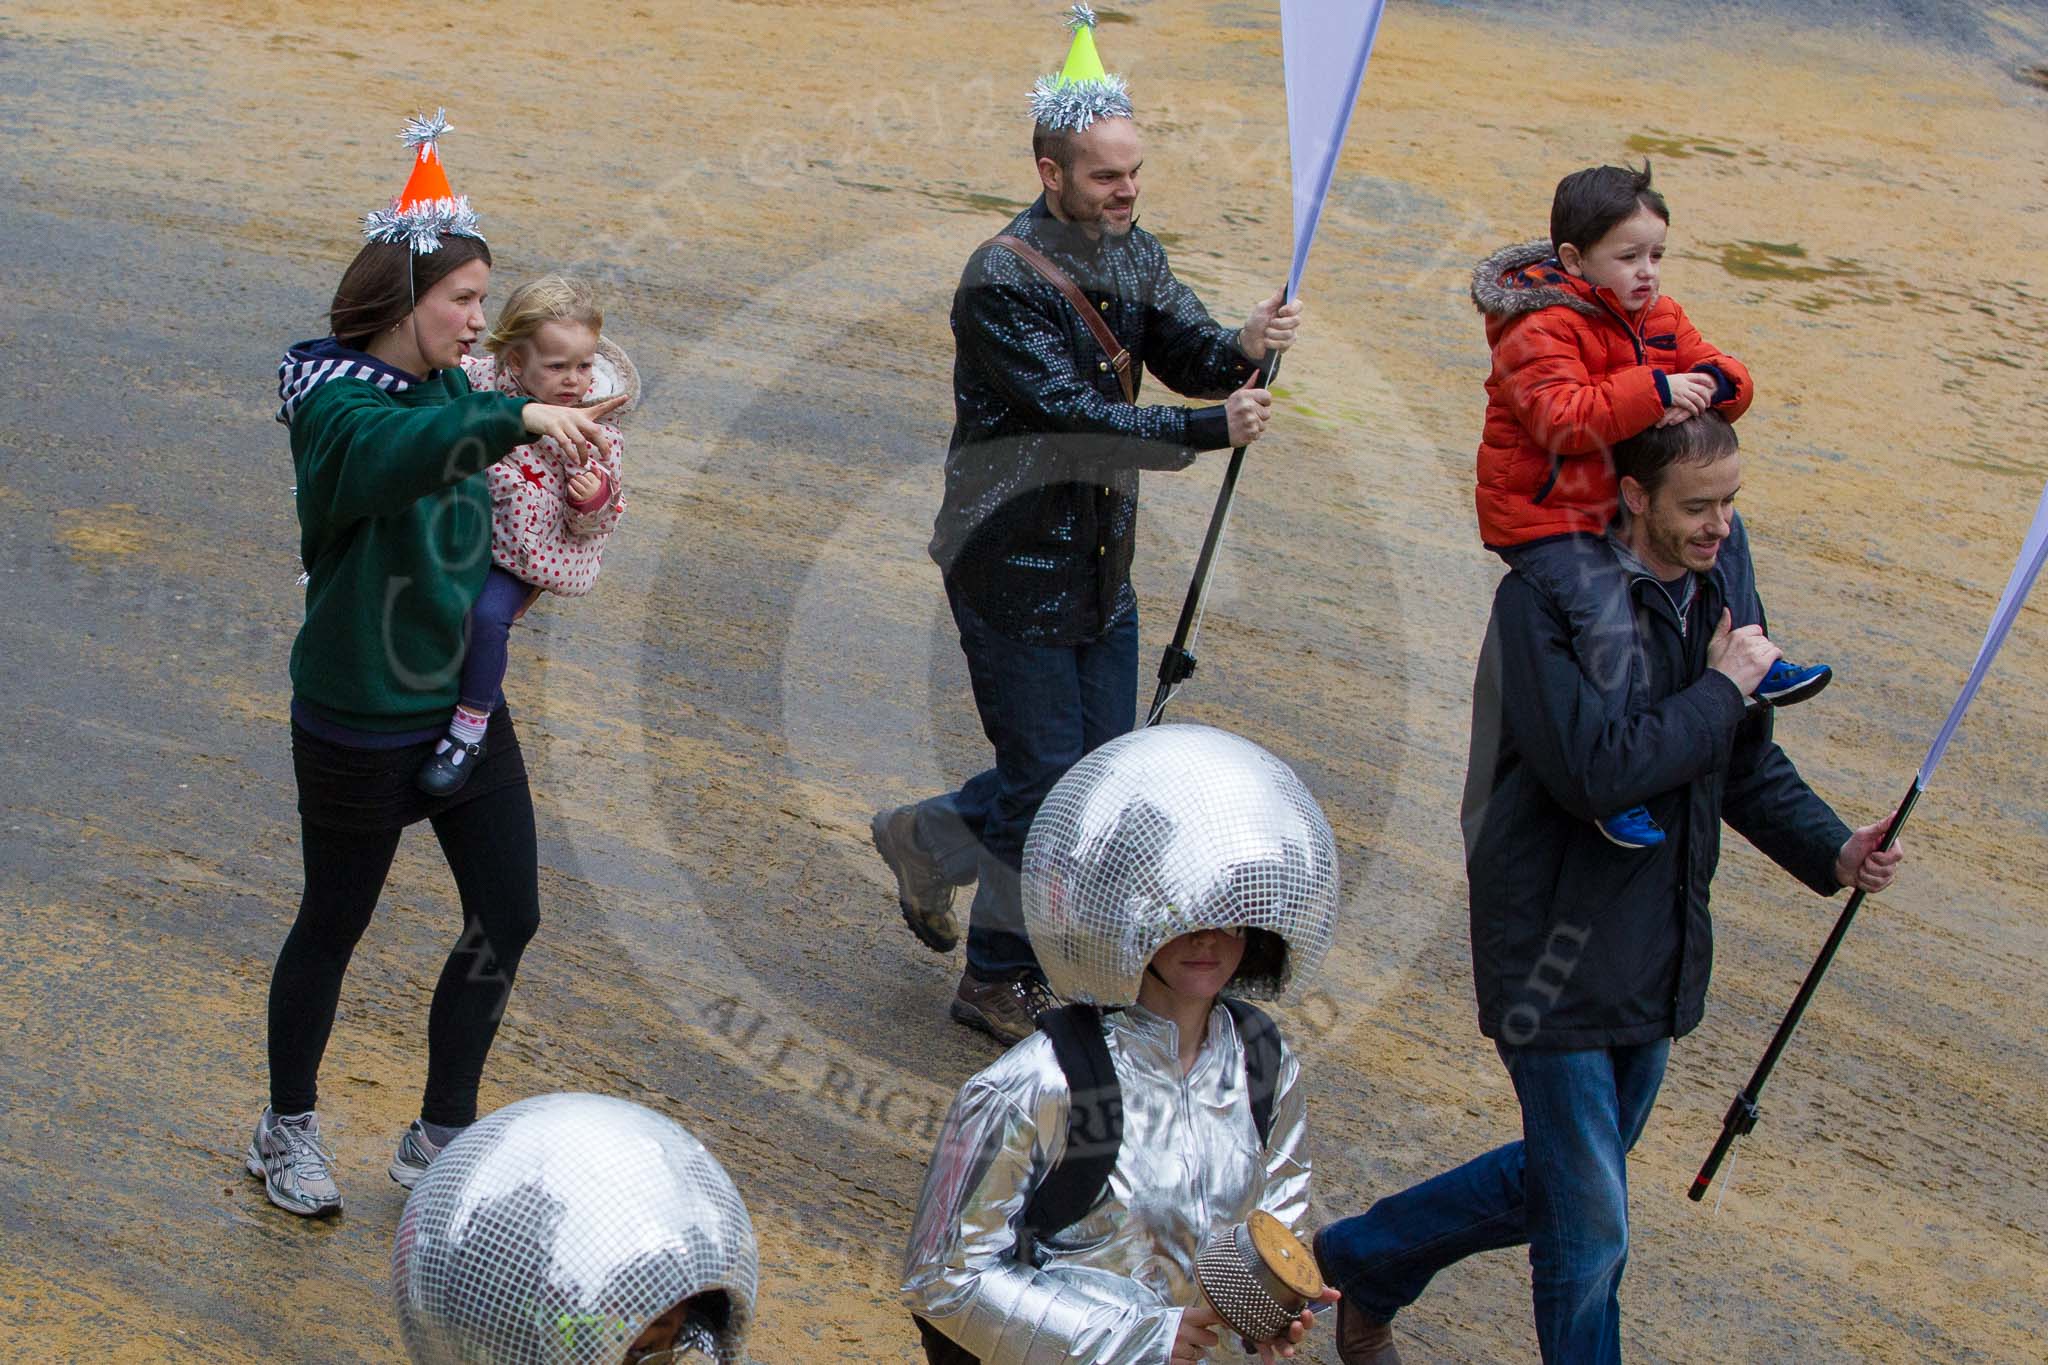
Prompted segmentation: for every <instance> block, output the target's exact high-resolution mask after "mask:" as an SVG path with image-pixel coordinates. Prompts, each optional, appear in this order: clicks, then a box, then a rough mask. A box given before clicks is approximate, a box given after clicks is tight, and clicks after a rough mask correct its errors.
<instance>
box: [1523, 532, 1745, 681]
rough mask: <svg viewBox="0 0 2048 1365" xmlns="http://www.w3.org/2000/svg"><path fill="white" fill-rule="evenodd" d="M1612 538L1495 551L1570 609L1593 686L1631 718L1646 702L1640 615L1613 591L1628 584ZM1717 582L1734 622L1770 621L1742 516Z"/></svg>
mask: <svg viewBox="0 0 2048 1365" xmlns="http://www.w3.org/2000/svg"><path fill="white" fill-rule="evenodd" d="M1605 539H1606V538H1605V537H1604V536H1595V535H1583V534H1574V535H1562V536H1548V537H1545V538H1544V539H1542V540H1532V541H1530V542H1529V543H1528V544H1526V545H1509V546H1507V547H1505V548H1499V547H1496V549H1495V551H1494V553H1496V554H1498V555H1499V556H1500V557H1501V558H1502V559H1504V560H1506V561H1507V563H1508V567H1510V568H1512V569H1513V570H1515V572H1517V573H1519V574H1521V575H1522V576H1523V577H1524V578H1526V579H1528V580H1529V581H1530V582H1531V583H1533V584H1535V585H1536V586H1537V587H1538V588H1541V589H1542V590H1543V592H1544V594H1545V595H1546V596H1548V597H1549V598H1550V599H1551V600H1552V601H1553V602H1555V603H1557V605H1558V606H1559V607H1560V608H1561V609H1562V610H1563V611H1564V614H1565V619H1566V620H1567V621H1569V622H1570V623H1571V627H1572V647H1573V650H1574V652H1575V653H1576V654H1577V655H1578V658H1579V667H1580V669H1581V670H1582V671H1583V672H1584V673H1585V675H1586V681H1587V682H1589V683H1591V684H1592V685H1593V687H1594V690H1596V691H1598V692H1599V693H1600V697H1601V700H1603V701H1605V702H1606V703H1607V705H1608V708H1609V709H1610V710H1611V711H1613V712H1614V713H1615V714H1617V715H1627V714H1629V713H1630V712H1631V711H1633V710H1636V709H1638V706H1639V704H1640V701H1641V697H1640V695H1639V689H1640V687H1641V684H1642V671H1641V669H1640V668H1639V667H1638V665H1637V659H1638V654H1639V652H1638V650H1637V648H1636V620H1635V611H1634V609H1633V607H1632V606H1631V605H1630V597H1629V594H1628V593H1626V592H1619V593H1617V592H1615V591H1612V585H1613V584H1615V583H1617V582H1618V581H1624V580H1618V579H1617V578H1616V576H1615V573H1614V561H1613V551H1611V550H1610V549H1608V548H1607V546H1606V544H1605V543H1604V542H1605ZM1713 576H1714V578H1715V580H1716V581H1717V582H1718V583H1719V584H1720V587H1721V600H1722V601H1724V602H1726V603H1727V604H1728V611H1729V614H1730V615H1731V616H1732V617H1733V618H1734V624H1736V625H1738V626H1752V625H1761V624H1762V623H1763V619H1764V616H1763V604H1762V603H1761V602H1759V601H1758V600H1757V593H1756V567H1755V566H1754V565H1753V564H1751V563H1750V560H1749V531H1748V530H1747V529H1746V528H1745V527H1744V526H1743V524H1742V518H1741V516H1740V515H1737V516H1735V517H1734V518H1733V520H1732V523H1731V525H1730V528H1729V531H1728V539H1727V540H1725V541H1723V542H1722V544H1721V554H1720V557H1719V558H1718V559H1717V560H1716V561H1715V563H1714V573H1713Z"/></svg>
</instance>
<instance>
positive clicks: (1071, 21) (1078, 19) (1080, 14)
mask: <svg viewBox="0 0 2048 1365" xmlns="http://www.w3.org/2000/svg"><path fill="white" fill-rule="evenodd" d="M1067 27H1068V29H1070V30H1071V31H1073V32H1075V33H1079V32H1080V31H1081V30H1082V29H1084V28H1094V27H1095V11H1094V10H1092V9H1089V8H1088V7H1087V6H1086V5H1076V6H1074V7H1073V8H1072V9H1070V10H1068V11H1067Z"/></svg>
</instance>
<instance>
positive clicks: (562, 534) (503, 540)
mask: <svg viewBox="0 0 2048 1365" xmlns="http://www.w3.org/2000/svg"><path fill="white" fill-rule="evenodd" d="M462 369H463V372H464V373H465V374H467V375H468V376H469V383H470V387H471V388H474V389H495V390H497V391H498V392H499V393H517V392H518V391H519V390H518V387H517V386H516V385H515V384H514V383H513V382H512V379H511V377H510V376H509V375H506V374H504V373H503V372H501V371H500V370H499V368H498V364H497V362H496V361H495V360H493V359H491V358H490V357H489V356H478V357H470V358H468V359H465V360H464V361H463V362H462ZM600 425H601V426H602V427H603V428H604V434H605V449H604V452H603V454H602V455H601V456H599V458H598V459H597V461H596V465H597V467H598V468H600V469H602V470H603V471H604V473H605V475H606V477H607V478H608V479H610V481H611V496H610V497H609V498H607V499H606V500H605V502H604V503H603V504H602V505H601V506H599V507H597V508H595V509H593V510H591V511H587V512H579V511H577V510H576V509H575V508H574V507H572V506H570V505H569V478H570V476H571V475H572V474H574V473H576V471H577V466H576V465H574V464H572V463H571V462H570V460H569V457H568V454H567V452H565V451H564V450H563V449H562V447H561V445H560V443H558V442H557V441H556V440H555V438H554V437H552V436H544V437H542V438H541V439H540V440H538V441H535V442H533V443H532V444H531V445H523V446H520V447H519V448H518V449H516V450H514V451H513V452H512V453H511V454H510V455H507V456H506V457H505V458H504V459H502V460H500V461H498V463H496V464H494V465H492V466H491V467H490V470H489V479H490V485H491V561H492V562H493V563H495V564H496V565H497V566H498V567H499V568H501V569H503V570H505V572H507V573H509V574H511V575H512V576H513V577H515V578H518V579H519V580H520V581H522V582H526V583H531V584H533V585H534V586H535V587H537V588H545V589H546V590H547V591H549V592H552V593H558V594H560V595H561V596H563V597H581V596H582V595H583V594H585V593H587V592H589V591H590V590H591V588H592V587H593V586H595V585H596V583H597V575H598V570H599V569H600V568H602V567H603V563H604V547H605V542H606V541H607V540H609V539H610V538H611V534H612V531H613V530H614V529H616V528H617V526H618V524H619V518H620V517H622V516H624V515H625V511H626V503H625V497H624V490H625V485H624V481H623V477H622V474H621V472H620V471H621V464H622V462H623V460H624V457H625V449H626V447H625V439H624V438H623V437H622V436H621V435H620V434H619V429H618V428H617V427H615V426H613V425H612V424H611V423H609V422H605V423H600Z"/></svg>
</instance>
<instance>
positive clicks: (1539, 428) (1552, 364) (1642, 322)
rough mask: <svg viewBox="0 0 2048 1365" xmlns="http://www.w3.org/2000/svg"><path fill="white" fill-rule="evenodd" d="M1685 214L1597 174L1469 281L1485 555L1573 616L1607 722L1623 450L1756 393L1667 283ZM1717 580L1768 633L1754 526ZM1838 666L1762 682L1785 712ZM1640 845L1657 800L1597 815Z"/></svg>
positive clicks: (1614, 171) (1650, 835)
mask: <svg viewBox="0 0 2048 1365" xmlns="http://www.w3.org/2000/svg"><path fill="white" fill-rule="evenodd" d="M1670 221H1671V213H1670V210H1669V209H1668V208H1666V206H1665V203H1664V197H1663V196H1662V195H1660V194H1658V193H1657V192H1656V191H1655V190H1653V189H1651V188H1650V167H1649V163H1648V162H1647V161H1646V162H1644V164H1643V168H1642V169H1641V170H1640V171H1638V170H1633V169H1630V168H1627V167H1622V166H1594V167H1589V168H1588V169H1586V170H1582V171H1574V172H1573V173H1572V174H1570V175H1568V176H1566V177H1565V178H1564V179H1563V180H1560V181H1559V182H1558V184H1557V193H1556V195H1555V196H1554V197H1553V198H1552V200H1551V206H1550V240H1548V241H1535V242H1528V243H1525V244H1523V245H1520V246H1512V247H1507V248H1505V249H1504V250H1501V251H1498V252H1495V253H1494V254H1493V255H1492V256H1489V257H1487V258H1486V259H1485V260H1484V261H1481V262H1480V263H1479V266H1478V268H1477V269H1476V270H1474V271H1473V272H1472V301H1473V302H1474V303H1475V304H1477V305H1478V306H1479V311H1480V312H1481V313H1483V314H1485V316H1486V340H1487V343H1488V345H1490V346H1491V347H1492V349H1493V372H1492V374H1491V375H1490V376H1488V378H1487V381H1486V426H1485V431H1484V433H1483V435H1482V436H1481V439H1480V445H1479V486H1478V502H1479V530H1480V535H1481V538H1482V539H1484V540H1485V542H1486V544H1487V546H1488V548H1490V549H1492V550H1494V551H1496V552H1497V553H1498V554H1499V555H1500V556H1501V558H1503V559H1505V560H1506V561H1507V562H1508V563H1509V565H1510V566H1512V567H1513V568H1514V569H1515V570H1517V571H1518V572H1520V573H1521V574H1522V575H1523V576H1524V577H1525V578H1528V579H1529V580H1530V581H1531V582H1533V583H1534V584H1535V585H1536V586H1538V587H1539V588H1541V589H1542V590H1543V591H1544V592H1545V593H1546V594H1548V595H1549V596H1550V597H1551V598H1552V599H1553V600H1555V601H1556V602H1557V603H1558V604H1559V605H1560V606H1561V607H1562V608H1563V609H1564V610H1565V612H1566V615H1567V616H1568V618H1569V619H1570V621H1571V623H1572V627H1573V630H1574V644H1575V646H1576V647H1577V651H1578V653H1579V656H1580V660H1581V663H1582V665H1583V666H1584V667H1585V669H1586V672H1587V676H1588V678H1589V679H1590V680H1591V681H1592V683H1593V684H1594V686H1595V687H1596V688H1597V689H1598V690H1599V692H1600V694H1601V696H1602V698H1603V699H1604V700H1605V701H1606V702H1607V703H1608V707H1609V711H1610V714H1614V715H1617V716H1619V715H1626V714H1628V713H1629V712H1630V711H1631V710H1633V709H1634V708H1633V706H1632V696H1631V694H1632V685H1633V683H1634V681H1635V679H1634V677H1633V673H1634V654H1635V651H1634V638H1635V622H1634V618H1633V615H1632V614H1631V613H1630V612H1629V611H1628V610H1627V609H1626V608H1625V606H1623V605H1621V604H1618V603H1613V602H1603V601H1594V600H1587V599H1588V594H1586V593H1585V592H1583V591H1581V590H1580V588H1579V585H1580V584H1581V583H1582V582H1585V581H1587V580H1588V578H1589V577H1591V578H1593V579H1595V580H1596V581H1597V579H1598V576H1597V575H1588V574H1587V573H1586V572H1585V566H1586V563H1587V560H1586V558H1585V557H1586V556H1588V555H1605V554H1611V553H1612V551H1611V549H1610V548H1609V547H1608V545H1607V543H1606V539H1605V537H1606V532H1607V527H1608V522H1609V521H1610V520H1612V518H1613V516H1614V510H1615V502H1616V497H1617V493H1618V490H1617V487H1616V483H1615V477H1614V466H1613V462H1612V461H1611V460H1610V459H1609V457H1608V450H1609V449H1610V448H1611V447H1612V446H1613V445H1614V444H1615V443H1616V442H1618V441H1623V440H1626V439H1627V438H1629V437H1631V436H1634V435H1636V434H1638V433H1639V432H1642V431H1646V430H1648V429H1649V428H1651V427H1654V426H1666V425H1669V424H1670V423H1673V422H1682V421H1684V420H1685V419H1687V418H1689V417H1693V416H1696V415H1698V414H1699V413H1702V412H1705V411H1706V410H1707V409H1709V408H1712V409H1714V410H1716V411H1717V412H1719V413H1720V414H1721V415H1722V416H1724V417H1726V418H1728V419H1729V420H1730V421H1733V420H1734V419H1735V418H1737V417H1740V416H1741V415H1742V414H1743V413H1744V412H1745V411H1747V410H1748V408H1749V404H1750V400H1751V399H1752V398H1754V397H1755V395H1756V389H1755V385H1754V384H1753V383H1752V382H1751V380H1750V377H1749V371H1748V370H1747V369H1745V368H1744V367H1743V365H1742V362H1741V361H1739V360H1737V359H1735V358H1734V357H1733V356H1730V355H1727V354H1725V353H1724V352H1722V351H1719V350H1716V349H1715V348H1714V347H1713V346H1711V345H1710V344H1708V342H1707V341H1706V340H1705V338H1703V337H1701V336H1700V334H1699V330H1698V329H1697V328H1695V327H1694V326H1693V325H1692V323H1691V322H1689V321H1688V320H1687V319H1686V316H1685V310H1683V309H1682V308H1680V307H1679V306H1678V304H1677V303H1676V302H1675V301H1673V300H1672V299H1670V298H1667V297H1665V296H1664V294H1663V293H1662V292H1661V290H1660V289H1659V276H1660V273H1661V270H1662V264H1663V258H1664V238H1665V234H1666V232H1667V230H1668V227H1669V224H1670ZM1715 573H1716V574H1717V575H1718V576H1719V577H1720V578H1721V580H1722V586H1723V589H1724V596H1725V599H1726V600H1727V602H1728V603H1729V606H1730V609H1731V611H1732V613H1733V615H1734V618H1735V619H1734V623H1735V624H1736V625H1737V626H1742V625H1761V624H1762V623H1763V622H1762V615H1763V612H1762V607H1761V606H1760V604H1759V603H1758V602H1757V597H1756V580H1755V574H1754V571H1753V570H1752V568H1751V566H1750V562H1749V539H1748V536H1747V534H1746V533H1745V531H1744V530H1743V527H1742V521H1741V518H1740V517H1736V518H1735V519H1734V527H1733V531H1732V533H1731V534H1730V536H1729V538H1728V541H1727V543H1726V545H1725V546H1724V547H1723V549H1722V552H1721V555H1720V563H1719V565H1718V566H1717V567H1716V569H1715ZM1832 677H1833V672H1832V670H1830V669H1829V668H1828V667H1827V666H1826V665H1821V666H1818V667H1801V666H1799V665H1797V664H1792V663H1788V662H1786V661H1784V660H1780V661H1779V662H1777V663H1776V664H1774V665H1772V667H1771V672H1770V674H1769V676H1767V677H1766V678H1765V679H1764V681H1763V683H1762V684H1761V685H1760V686H1759V687H1758V688H1757V690H1756V693H1755V695H1756V696H1757V697H1758V698H1760V699H1761V700H1763V701H1766V702H1770V703H1772V704H1775V705H1779V706H1784V705H1787V704H1789V703H1792V702H1796V701H1804V700H1806V699H1807V698H1808V697H1811V696H1813V695H1814V694H1815V693H1817V692H1819V691H1820V690H1821V688H1823V687H1825V686H1827V684H1828V681H1829V680H1830V678H1832ZM1599 824H1600V829H1601V832H1602V833H1603V834H1605V835H1606V836H1607V837H1608V838H1609V839H1611V840H1613V841H1614V842H1615V843H1617V844H1620V845H1621V846H1623V847H1625V848H1647V847H1651V846H1653V845H1655V844H1659V843H1662V842H1663V840H1664V832H1663V831H1662V830H1661V829H1659V828H1658V827H1657V824H1656V822H1655V821H1654V820H1652V819H1651V818H1650V816H1649V812H1648V811H1646V810H1644V809H1643V808H1642V807H1640V806H1639V807H1636V808H1635V809H1633V810H1628V811H1621V812H1616V813H1614V814H1612V815H1609V816H1608V817H1606V818H1603V819H1602V820H1600V821H1599Z"/></svg>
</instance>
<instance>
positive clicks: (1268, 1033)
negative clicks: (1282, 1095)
mask: <svg viewBox="0 0 2048 1365" xmlns="http://www.w3.org/2000/svg"><path fill="white" fill-rule="evenodd" d="M1223 1007H1224V1008H1225V1009H1227V1010H1229V1011H1230V1017H1231V1019H1232V1020H1234V1021H1235V1022H1236V1024H1237V1036H1238V1038H1239V1039H1240V1040H1241V1041H1242V1042H1243V1043H1244V1083H1245V1087H1246V1089H1248V1090H1250V1091H1251V1100H1252V1122H1253V1123H1254V1124H1256V1125H1257V1126H1258V1130H1259V1145H1260V1146H1264V1145H1265V1144H1266V1143H1268V1142H1270V1141H1272V1138H1273V1096H1274V1093H1275V1092H1276V1091H1277V1090H1278V1089H1279V1087H1280V1029H1279V1026H1278V1025H1276V1024H1275V1023H1274V1022H1273V1019H1272V1016H1271V1015H1269V1014H1267V1013H1266V1012H1265V1011H1264V1010H1262V1009H1260V1008H1259V1007H1258V1006H1257V1005H1254V1004H1251V1003H1249V1002H1247V1001H1244V1000H1237V999H1233V998H1232V997H1230V996H1227V995H1226V996H1224V997H1223Z"/></svg>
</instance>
